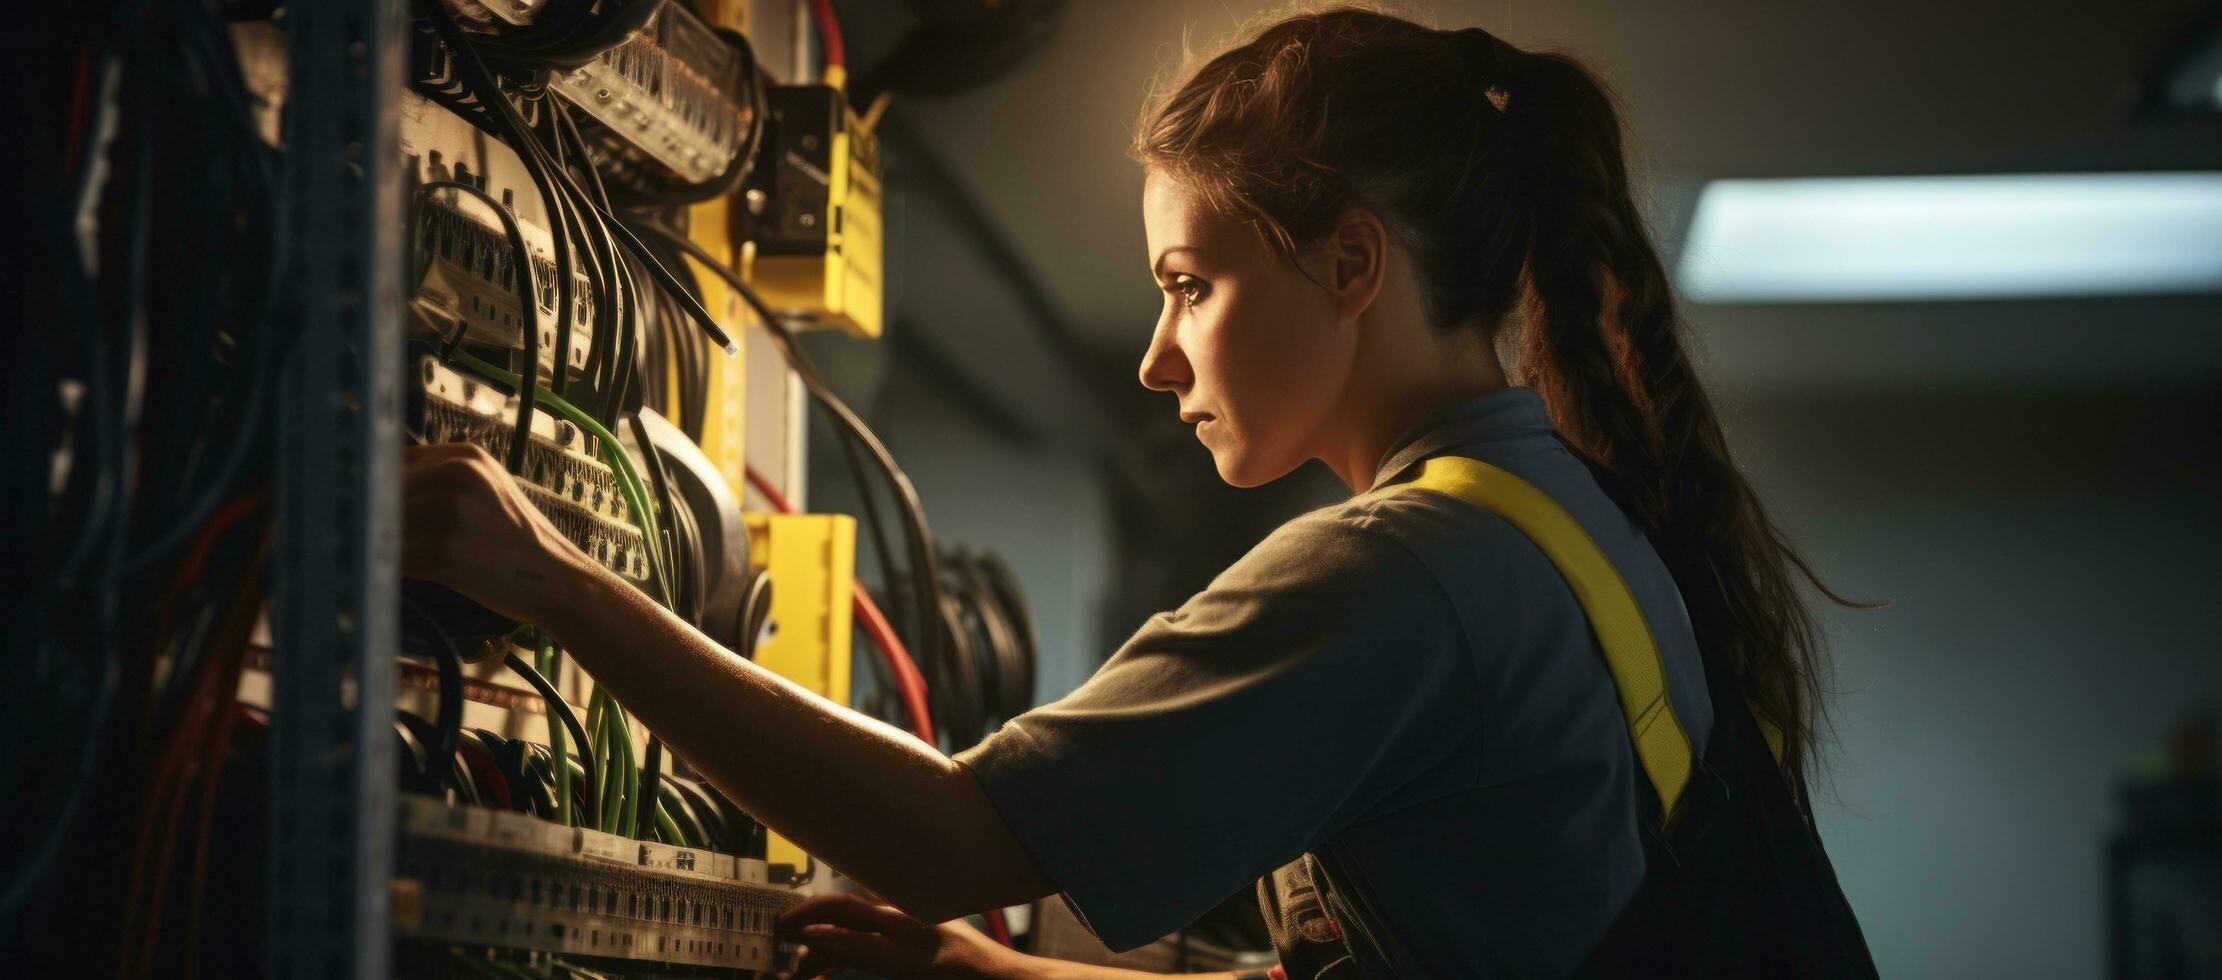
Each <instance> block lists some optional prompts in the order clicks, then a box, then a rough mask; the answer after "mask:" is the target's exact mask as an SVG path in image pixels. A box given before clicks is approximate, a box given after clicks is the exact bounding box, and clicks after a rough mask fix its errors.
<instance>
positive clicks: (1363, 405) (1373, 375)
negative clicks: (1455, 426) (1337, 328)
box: [1314, 323, 1507, 494]
mask: <svg viewBox="0 0 2222 980" xmlns="http://www.w3.org/2000/svg"><path fill="white" fill-rule="evenodd" d="M1367 340H1368V341H1369V343H1367V344H1366V349H1365V350H1364V352H1363V353H1362V354H1361V356H1360V358H1359V364H1358V370H1356V371H1353V372H1352V375H1351V383H1350V387H1349V388H1348V389H1347V390H1346V391H1345V392H1344V395H1343V399H1342V405H1341V408H1340V410H1339V411H1337V412H1336V413H1335V415H1334V421H1333V422H1332V423H1331V425H1330V429H1329V431H1326V432H1323V433H1321V436H1322V438H1321V440H1320V442H1319V446H1320V451H1319V452H1317V453H1315V454H1314V456H1315V457H1316V458H1317V459H1319V460H1320V461H1321V462H1323V463H1326V464H1327V468H1328V469H1331V470H1333V471H1335V476H1336V477H1338V478H1340V479H1341V480H1342V482H1343V485H1344V486H1346V487H1349V488H1350V492H1351V493H1353V494H1360V493H1364V492H1366V491H1367V490H1369V489H1372V487H1373V481H1374V480H1375V478H1376V477H1377V476H1378V475H1379V474H1378V471H1379V469H1380V467H1381V459H1382V457H1383V456H1384V455H1386V454H1387V453H1388V451H1389V447H1390V446H1391V445H1393V444H1394V443H1395V442H1396V440H1397V439H1398V437H1400V436H1402V435H1404V434H1405V433H1406V432H1409V431H1411V429H1412V427H1413V426H1415V425H1418V424H1420V423H1421V422H1422V421H1425V420H1426V419H1427V418H1428V417H1429V416H1431V415H1434V414H1436V413H1437V412H1440V411H1442V410H1443V409H1445V408H1448V407H1450V406H1452V405H1455V404H1457V403H1459V402H1462V401H1465V400H1467V399H1469V398H1473V397H1475V396H1477V395H1482V394H1487V393H1488V392H1492V391H1496V390H1498V389H1500V388H1504V387H1505V386H1506V385H1507V382H1506V380H1505V373H1504V367H1503V366H1502V365H1501V364H1499V363H1498V361H1497V352H1496V349H1495V347H1494V346H1492V345H1491V344H1490V343H1489V340H1488V338H1486V337H1485V336H1483V335H1482V333H1481V332H1480V331H1478V330H1450V331H1444V330H1438V329H1436V328H1435V327H1433V326H1431V325H1427V324H1424V323H1423V324H1418V325H1417V329H1413V328H1412V327H1411V326H1404V327H1399V328H1391V329H1385V330H1384V329H1374V330H1371V331H1369V335H1368V337H1367Z"/></svg>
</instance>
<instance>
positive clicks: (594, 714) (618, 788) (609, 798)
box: [586, 687, 624, 833]
mask: <svg viewBox="0 0 2222 980" xmlns="http://www.w3.org/2000/svg"><path fill="white" fill-rule="evenodd" d="M586 713H587V722H586V728H587V731H588V732H589V733H591V734H589V735H588V736H587V737H589V738H592V739H593V740H594V761H595V762H596V763H598V764H600V766H601V769H600V772H601V774H602V786H601V794H600V798H601V801H602V808H601V809H602V812H600V813H598V814H595V821H594V829H596V830H599V831H602V832H603V833H611V832H613V831H615V830H616V829H617V807H618V799H617V798H618V796H619V795H620V794H621V793H622V791H623V788H624V784H623V782H622V780H621V779H620V778H619V777H618V775H617V763H616V760H614V759H612V758H611V757H610V726H609V695H608V694H606V693H604V692H603V691H602V689H601V688H599V687H597V688H595V689H594V695H593V696H592V697H590V698H588V699H587V709H586Z"/></svg>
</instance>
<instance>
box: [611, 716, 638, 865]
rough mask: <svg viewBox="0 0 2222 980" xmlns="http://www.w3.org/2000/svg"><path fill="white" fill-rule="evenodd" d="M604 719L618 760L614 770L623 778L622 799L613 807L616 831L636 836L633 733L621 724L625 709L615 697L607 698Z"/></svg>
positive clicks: (636, 795)
mask: <svg viewBox="0 0 2222 980" xmlns="http://www.w3.org/2000/svg"><path fill="white" fill-rule="evenodd" d="M607 717H608V719H609V726H610V737H611V741H612V743H613V745H614V749H613V753H614V754H615V755H616V757H617V759H618V763H617V771H618V772H619V773H620V774H621V775H623V776H624V778H625V795H624V800H623V801H622V802H621V803H620V804H619V805H618V808H617V828H618V829H617V832H618V833H620V834H623V835H624V836H626V837H635V836H638V835H639V833H640V827H639V826H638V824H639V823H640V807H639V805H638V803H637V802H636V801H638V800H639V799H640V763H638V762H635V761H634V760H633V730H632V727H631V726H629V725H627V724H626V723H625V709H624V708H622V707H620V706H619V705H618V703H617V699H616V698H611V699H610V710H609V714H608V715H607Z"/></svg>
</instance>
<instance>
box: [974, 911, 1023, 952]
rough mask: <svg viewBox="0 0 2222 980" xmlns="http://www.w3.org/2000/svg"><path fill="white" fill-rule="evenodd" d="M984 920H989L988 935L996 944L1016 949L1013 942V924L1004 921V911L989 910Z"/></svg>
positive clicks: (1015, 944)
mask: <svg viewBox="0 0 2222 980" xmlns="http://www.w3.org/2000/svg"><path fill="white" fill-rule="evenodd" d="M982 918H985V919H987V920H988V935H990V936H993V937H994V938H995V941H996V942H999V943H1002V944H1003V945H1005V946H1011V947H1014V948H1015V947H1016V946H1017V943H1015V942H1013V941H1012V940H1011V924H1010V923H1009V922H1006V921H1004V920H1003V910H1002V909H989V910H987V914H986V915H984V916H982Z"/></svg>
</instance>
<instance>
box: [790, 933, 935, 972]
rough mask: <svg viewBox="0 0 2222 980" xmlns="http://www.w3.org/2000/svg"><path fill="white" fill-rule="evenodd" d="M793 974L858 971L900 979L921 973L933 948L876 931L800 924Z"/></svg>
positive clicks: (928, 967)
mask: <svg viewBox="0 0 2222 980" xmlns="http://www.w3.org/2000/svg"><path fill="white" fill-rule="evenodd" d="M796 938H797V939H800V940H801V941H802V942H803V944H804V945H803V954H802V958H801V960H799V961H798V962H797V963H796V965H795V976H797V977H817V976H823V975H825V974H827V973H830V972H833V971H834V970H849V969H853V970H862V971H864V972H866V973H876V974H879V975H881V976H883V977H891V978H895V980H901V978H903V977H913V976H922V975H924V971H926V970H928V969H930V968H931V967H932V965H933V950H932V949H931V948H926V949H920V948H917V947H916V946H912V945H905V944H903V943H901V942H898V941H896V940H894V939H891V938H889V937H888V936H885V935H882V934H880V933H876V932H863V931H859V930H855V929H843V928H841V927H840V926H837V925H832V924H829V923H822V922H821V923H815V924H812V925H808V926H804V927H803V928H802V930H801V932H800V934H799V935H797V936H796Z"/></svg>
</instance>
